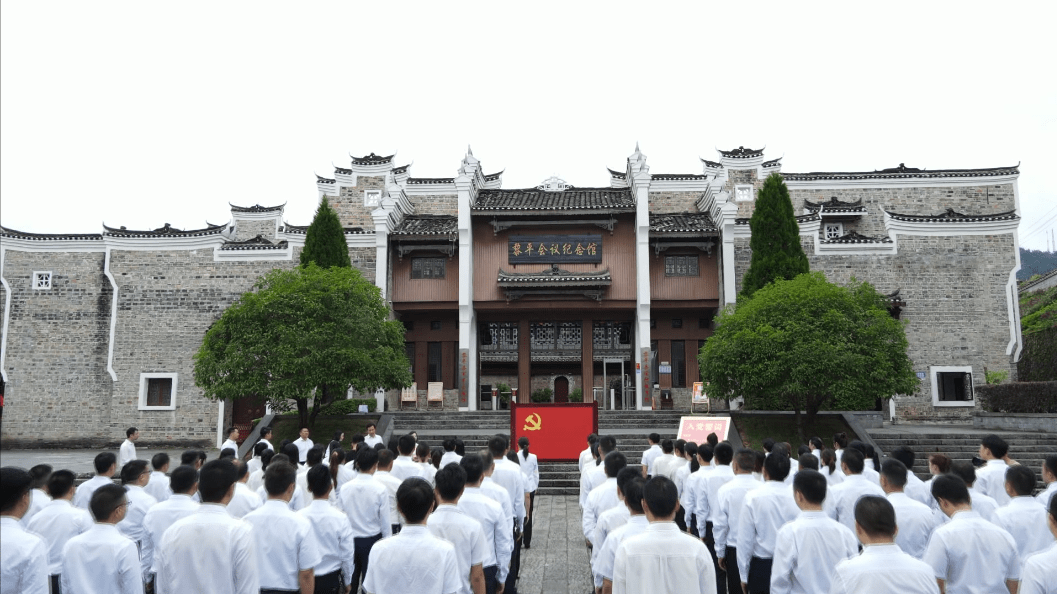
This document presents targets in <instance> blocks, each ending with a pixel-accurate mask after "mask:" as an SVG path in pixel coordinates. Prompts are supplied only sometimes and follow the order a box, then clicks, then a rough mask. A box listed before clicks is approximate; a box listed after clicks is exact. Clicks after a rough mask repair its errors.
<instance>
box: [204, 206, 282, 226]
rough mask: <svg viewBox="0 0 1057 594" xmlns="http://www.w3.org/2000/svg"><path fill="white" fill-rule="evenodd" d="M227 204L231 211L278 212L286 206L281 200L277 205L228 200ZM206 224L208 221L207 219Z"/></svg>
mask: <svg viewBox="0 0 1057 594" xmlns="http://www.w3.org/2000/svg"><path fill="white" fill-rule="evenodd" d="M228 206H230V207H231V210H232V211H233V212H278V211H280V210H282V209H283V208H284V207H286V203H285V202H283V203H282V204H280V205H279V206H261V205H260V204H254V205H253V206H236V205H234V204H232V203H230V202H228ZM206 224H207V225H208V224H209V222H208V221H207V222H206Z"/></svg>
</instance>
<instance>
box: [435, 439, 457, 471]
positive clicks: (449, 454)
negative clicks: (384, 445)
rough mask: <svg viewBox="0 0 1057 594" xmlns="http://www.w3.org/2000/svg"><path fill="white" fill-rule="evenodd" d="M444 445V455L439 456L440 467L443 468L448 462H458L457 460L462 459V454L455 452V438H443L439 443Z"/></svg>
mask: <svg viewBox="0 0 1057 594" xmlns="http://www.w3.org/2000/svg"><path fill="white" fill-rule="evenodd" d="M441 445H442V446H443V447H444V455H442V456H441V457H440V467H441V468H444V467H445V466H447V465H448V464H458V463H459V460H462V456H460V455H458V454H456V453H455V438H454V437H449V438H448V439H445V440H444V443H443V444H441Z"/></svg>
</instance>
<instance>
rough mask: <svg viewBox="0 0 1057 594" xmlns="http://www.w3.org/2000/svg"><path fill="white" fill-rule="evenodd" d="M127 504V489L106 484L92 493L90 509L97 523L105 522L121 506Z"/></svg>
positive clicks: (89, 503)
mask: <svg viewBox="0 0 1057 594" xmlns="http://www.w3.org/2000/svg"><path fill="white" fill-rule="evenodd" d="M124 502H125V488H124V487H122V486H120V485H114V484H106V485H103V486H102V487H99V488H98V489H96V490H95V492H94V493H92V499H91V501H89V502H88V509H89V510H90V511H91V512H92V517H93V518H95V521H96V522H105V521H106V520H107V519H108V518H110V515H111V514H113V513H114V510H116V509H117V508H118V507H119V506H121V505H122V504H123V503H124Z"/></svg>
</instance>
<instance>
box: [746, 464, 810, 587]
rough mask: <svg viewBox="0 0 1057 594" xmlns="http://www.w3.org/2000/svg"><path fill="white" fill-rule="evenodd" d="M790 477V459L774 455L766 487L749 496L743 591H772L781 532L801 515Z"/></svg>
mask: <svg viewBox="0 0 1057 594" xmlns="http://www.w3.org/2000/svg"><path fill="white" fill-rule="evenodd" d="M788 475H789V457H788V456H785V455H784V454H771V455H770V456H767V457H766V458H765V459H764V461H763V479H764V483H763V484H762V485H761V486H759V487H758V488H756V489H754V490H752V491H749V492H748V493H746V494H745V504H744V508H743V509H742V511H741V517H740V518H739V521H738V540H737V552H738V572H739V573H740V574H741V581H742V587H743V588H746V591H747V592H748V593H749V594H753V593H755V592H767V591H769V590H770V588H771V564H772V562H773V559H774V545H775V541H776V540H777V539H778V529H779V528H781V527H782V525H783V524H785V523H786V522H792V521H793V520H794V519H795V518H796V517H797V515H799V513H800V508H798V507H797V506H796V502H795V501H794V500H793V494H792V493H791V492H790V491H789V487H787V486H786V484H785V477H786V476H788ZM728 540H729V539H728Z"/></svg>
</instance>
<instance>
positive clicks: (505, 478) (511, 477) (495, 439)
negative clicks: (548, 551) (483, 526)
mask: <svg viewBox="0 0 1057 594" xmlns="http://www.w3.org/2000/svg"><path fill="white" fill-rule="evenodd" d="M614 443H615V441H614ZM614 447H615V446H614ZM509 450H510V441H509V440H508V439H507V437H506V436H505V435H501V434H497V435H493V436H492V438H491V439H489V440H488V451H489V453H491V454H492V458H493V463H494V464H495V468H494V469H493V470H492V476H491V479H492V480H493V481H495V482H496V483H497V484H498V485H499V486H501V487H503V488H504V489H506V491H507V493H508V494H509V495H510V503H511V504H512V505H513V507H514V526H513V528H514V532H513V539H514V552H513V554H512V555H511V557H510V573H509V574H508V575H507V580H506V590H505V591H506V592H514V591H516V588H517V586H516V584H517V578H518V574H519V572H520V570H521V531H522V529H524V527H525V507H526V504H527V500H528V491H527V490H526V489H525V480H524V478H523V477H522V476H521V468H520V467H519V466H518V465H517V463H516V462H512V461H510V460H509V459H507V457H506V456H507V452H509Z"/></svg>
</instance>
